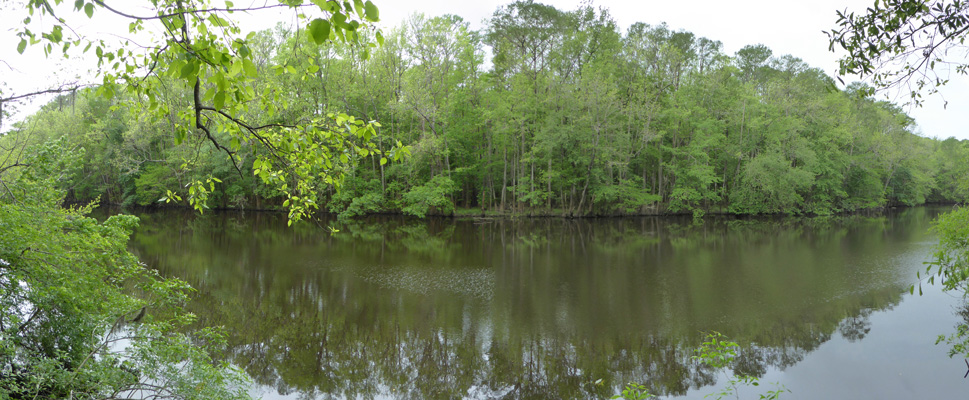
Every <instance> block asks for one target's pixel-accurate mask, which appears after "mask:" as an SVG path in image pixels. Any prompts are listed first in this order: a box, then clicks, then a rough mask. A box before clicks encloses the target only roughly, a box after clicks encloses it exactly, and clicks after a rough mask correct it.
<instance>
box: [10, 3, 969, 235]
mask: <svg viewBox="0 0 969 400" xmlns="http://www.w3.org/2000/svg"><path fill="white" fill-rule="evenodd" d="M312 36H313V35H312V34H311V32H308V31H302V30H301V31H291V30H287V29H283V28H281V27H280V28H277V29H274V30H269V31H262V32H257V33H255V34H254V35H252V36H250V42H249V46H250V47H249V49H250V51H251V52H252V53H253V60H254V62H253V64H252V65H251V66H250V65H246V68H255V69H256V71H252V72H254V73H253V75H254V76H257V78H256V79H254V80H253V82H252V83H251V90H252V93H255V94H257V95H258V96H257V97H261V98H262V99H263V100H265V99H271V100H272V101H274V102H276V103H277V104H278V105H279V108H278V109H279V110H282V111H280V112H279V113H275V114H266V115H245V117H246V118H247V119H248V120H250V121H256V122H257V123H258V124H275V123H283V121H294V120H297V121H298V120H310V119H312V118H315V117H319V116H320V115H324V114H326V113H328V112H342V113H346V114H349V115H352V116H355V117H357V118H360V119H362V120H365V121H378V122H379V125H380V126H379V128H378V133H379V135H378V136H376V137H375V138H374V139H373V141H374V143H375V144H376V147H377V148H378V149H379V150H381V151H384V152H385V155H386V157H381V156H371V157H362V156H361V155H358V154H353V153H351V152H344V153H342V154H340V157H341V159H342V161H344V163H346V162H347V161H356V167H355V168H352V169H350V170H346V171H342V172H343V173H344V174H345V179H344V180H343V181H342V182H338V181H337V182H334V184H333V185H329V186H327V188H326V189H325V190H326V193H322V194H321V195H322V198H324V199H326V204H325V208H326V209H327V210H329V211H331V212H335V213H340V214H341V216H355V215H362V214H368V213H380V212H403V213H406V214H411V215H415V216H424V215H427V214H445V215H447V214H452V213H454V212H455V211H459V210H461V209H472V210H474V211H470V212H477V210H480V211H481V212H499V213H519V214H534V215H571V216H578V215H622V214H657V213H693V215H694V216H697V217H698V216H702V215H703V214H705V213H707V212H729V213H738V214H760V213H792V214H821V215H823V214H831V213H837V212H844V211H854V210H859V209H866V208H877V207H885V206H892V205H916V204H922V203H926V202H960V201H964V200H965V199H966V198H967V196H969V163H967V162H966V160H969V143H966V142H965V141H959V140H956V139H952V138H950V139H947V140H938V139H932V138H927V137H925V136H923V135H929V136H931V135H932V132H917V131H916V127H915V124H914V121H913V119H912V118H910V117H909V116H907V115H906V114H905V112H904V111H903V110H902V109H901V108H899V107H898V106H896V105H894V104H892V103H889V102H885V101H879V100H876V99H874V98H872V97H868V96H867V95H866V94H867V93H869V91H868V90H866V88H865V87H864V86H862V85H861V84H851V85H848V87H847V88H846V89H845V90H839V89H837V87H836V85H835V82H834V80H833V79H832V78H831V77H829V76H828V75H826V74H825V73H824V72H823V71H822V70H820V69H817V68H812V67H810V66H809V65H807V64H806V63H804V62H803V61H802V60H800V59H798V58H796V57H794V56H791V55H783V56H775V55H774V54H773V53H772V51H771V50H770V49H769V48H767V47H765V46H763V45H750V46H746V47H744V48H742V49H741V50H739V51H737V52H736V53H735V54H732V55H731V54H726V53H725V52H724V50H723V46H722V44H721V43H720V42H719V41H716V40H714V39H708V38H703V37H697V36H696V35H694V34H692V33H690V32H685V31H677V30H675V29H673V28H671V27H668V26H666V25H659V26H651V25H646V24H641V23H640V24H634V25H632V26H631V27H630V28H629V29H628V30H626V31H625V32H622V31H621V29H620V28H619V27H618V26H617V25H616V22H615V21H614V20H613V19H612V17H611V16H610V14H609V12H608V10H605V9H598V8H595V7H592V6H583V7H580V8H578V9H576V10H573V11H562V10H558V9H556V8H554V7H551V6H546V5H542V4H539V3H534V2H530V1H519V2H515V3H512V4H509V5H507V6H504V7H501V8H499V9H498V10H496V11H495V12H494V14H493V16H492V18H490V19H489V20H488V21H487V25H486V27H485V28H484V29H483V30H481V31H476V30H474V29H472V28H471V27H470V25H469V23H468V22H467V21H464V20H462V19H461V18H460V17H458V16H453V15H446V16H440V17H428V16H423V15H419V14H418V15H414V16H412V17H410V18H409V19H408V20H407V21H405V22H404V23H403V24H402V25H401V26H398V27H396V28H393V29H388V30H385V31H384V32H383V34H382V36H381V37H380V38H378V39H377V40H378V41H382V43H383V44H382V46H379V47H376V48H372V49H370V48H361V47H359V46H353V45H347V44H339V43H334V44H333V45H331V46H311V45H307V44H308V43H310V42H312V41H313V40H315V38H313V37H312ZM287 69H298V70H309V71H313V74H312V75H311V76H312V79H307V78H305V77H303V78H301V79H294V78H293V76H294V75H290V74H285V73H280V72H281V71H284V70H287ZM226 72H227V73H229V74H232V73H240V71H226ZM249 72H250V71H246V73H249ZM161 79H165V78H161ZM191 89H192V88H191V87H187V86H186V85H184V84H181V83H177V82H175V81H173V82H172V85H170V86H169V87H168V88H167V92H166V93H165V94H164V95H161V94H156V97H155V98H153V99H151V100H150V101H156V102H160V103H161V107H163V108H165V107H167V108H169V109H172V110H176V109H179V108H185V107H190V104H191V101H192V92H191ZM145 101H149V100H148V99H146V98H141V97H136V96H133V95H122V96H117V97H114V98H111V99H106V98H104V97H101V96H98V95H96V94H95V91H94V90H92V89H82V90H79V91H77V92H75V93H71V94H67V95H61V96H59V97H57V98H55V99H54V100H53V101H51V102H50V103H48V104H47V105H45V106H44V107H43V108H42V109H41V110H40V111H39V112H38V113H36V114H35V115H33V116H31V117H29V118H28V119H27V120H25V121H23V122H21V123H18V124H17V125H16V126H15V128H14V129H13V130H11V131H10V132H9V133H8V134H7V135H5V136H3V137H2V138H0V141H3V142H6V143H5V144H4V146H3V148H23V146H22V144H25V143H38V144H39V143H45V142H48V141H51V140H60V141H61V142H62V144H63V145H64V146H66V147H67V148H75V149H83V151H84V155H83V157H82V162H81V163H80V164H79V165H76V166H75V167H74V169H73V170H71V171H69V173H68V174H67V178H66V179H64V180H62V181H61V182H60V184H61V185H63V188H65V189H67V190H68V193H69V199H70V200H77V201H89V200H92V199H96V198H100V200H101V202H106V203H117V204H125V205H135V204H137V205H152V204H159V199H164V198H166V193H167V192H168V191H169V190H172V191H174V190H175V189H178V190H180V191H185V192H187V191H188V190H190V189H191V188H189V187H187V186H188V184H189V183H190V182H193V181H196V180H205V179H206V178H207V177H210V176H211V177H215V178H217V179H218V181H219V182H220V183H217V182H210V183H212V185H213V186H212V188H213V189H214V190H213V192H212V193H211V195H210V197H209V198H208V205H209V207H213V208H275V207H282V206H283V202H284V200H285V197H284V196H282V194H281V193H280V192H279V191H278V189H277V188H275V187H273V186H269V185H265V184H264V183H263V181H262V180H260V179H259V177H258V175H259V173H260V171H259V170H260V168H259V166H258V165H253V161H254V160H257V159H258V158H257V157H258V156H259V154H258V153H259V152H265V151H266V150H265V149H264V148H261V147H258V146H254V145H253V144H251V143H234V144H233V145H234V146H239V148H241V150H240V151H239V153H238V155H239V156H240V157H239V158H238V159H237V161H233V160H231V159H230V158H229V157H227V156H226V154H225V152H223V151H222V149H219V148H216V147H215V146H214V145H213V143H214V141H210V140H206V139H205V138H204V137H197V136H192V137H189V138H187V139H186V138H185V135H184V133H180V131H179V130H178V129H176V128H175V127H176V126H177V125H178V124H177V121H175V119H176V118H179V115H178V114H177V113H174V112H172V113H170V117H169V118H167V119H166V118H158V117H157V114H152V115H151V116H149V115H147V114H142V113H139V112H138V111H134V110H141V109H143V108H142V107H133V106H132V104H133V103H137V102H145ZM251 113H252V112H250V114H251ZM220 134H223V133H221V132H218V131H217V130H214V131H213V135H216V136H217V137H218V135H220ZM226 137H228V136H226ZM228 140H229V139H226V141H228ZM10 142H17V143H18V145H12V144H11V143H10ZM398 142H399V143H402V144H403V145H405V147H403V148H397V147H395V144H396V143H398ZM391 149H394V150H395V151H397V152H400V153H406V156H405V157H399V156H400V155H401V154H398V157H392V156H391V155H390V154H388V152H389V151H390V150H391ZM396 158H401V161H395V159H396ZM248 171H254V172H255V173H256V174H255V175H254V174H253V173H250V172H248ZM177 194H181V195H182V196H186V195H188V193H177ZM169 198H170V197H169Z"/></svg>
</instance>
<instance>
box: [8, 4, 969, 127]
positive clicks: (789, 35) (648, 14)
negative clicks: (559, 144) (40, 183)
mask: <svg viewBox="0 0 969 400" xmlns="http://www.w3.org/2000/svg"><path fill="white" fill-rule="evenodd" d="M8 1H9V0H0V3H7V6H9V4H10V3H9V2H8ZM262 2H263V1H254V3H262ZM540 2H542V3H545V4H549V5H553V6H555V7H556V8H558V9H560V10H573V9H575V8H577V7H578V6H579V4H580V1H579V0H545V1H540ZM873 2H874V0H812V1H790V0H734V1H725V0H713V1H711V0H693V1H689V2H687V1H649V0H647V1H628V0H627V1H623V0H596V1H595V2H594V5H595V6H597V7H604V8H607V9H609V11H610V14H611V15H612V17H613V18H615V20H616V22H617V23H618V24H619V26H620V28H621V29H623V30H625V29H626V28H628V27H629V26H630V25H631V24H633V23H635V22H644V23H647V24H650V25H656V24H660V23H663V22H666V23H667V24H668V25H669V27H670V28H671V29H674V30H681V29H682V30H686V31H690V32H693V33H694V34H696V35H698V36H704V37H707V38H709V39H713V40H719V41H721V42H722V43H723V46H724V51H725V52H726V53H727V54H730V55H732V54H733V53H734V52H736V51H737V50H739V49H740V48H742V47H744V46H746V45H748V44H758V43H762V44H765V45H767V46H768V47H770V48H771V49H772V50H773V51H774V55H775V56H780V55H784V54H791V55H793V56H795V57H798V58H801V59H803V60H804V61H806V62H807V63H808V64H810V65H811V66H813V67H817V68H821V69H822V70H824V71H825V72H827V73H828V74H829V75H832V76H833V75H835V73H836V72H837V57H838V56H837V54H834V53H831V52H829V51H828V41H827V38H826V37H825V35H824V34H823V33H822V32H821V31H822V30H827V29H830V28H831V27H833V26H834V24H835V20H836V14H835V11H836V10H845V9H847V10H849V11H859V12H860V11H863V10H864V9H865V8H866V7H868V6H870V5H871V4H873ZM235 3H236V5H237V6H239V5H243V4H244V3H245V2H244V1H241V0H236V1H235ZM374 3H376V4H377V6H378V7H379V8H380V16H381V19H382V21H381V23H380V25H381V26H382V27H383V28H385V29H387V28H390V27H392V26H395V25H397V24H399V23H400V22H401V21H402V20H404V19H405V18H406V17H407V16H409V15H410V14H413V13H424V14H426V15H429V16H434V15H442V14H455V15H459V16H461V17H462V18H464V19H465V20H466V21H468V22H470V24H471V26H472V27H473V28H476V29H481V28H483V27H484V20H485V19H486V18H488V17H490V16H491V14H492V13H493V12H494V11H495V10H496V9H497V8H498V7H499V6H501V5H503V4H507V3H508V1H497V0H478V1H460V0H410V1H390V0H374ZM5 8H7V9H5ZM7 11H9V9H8V7H5V6H3V5H0V60H3V61H5V62H7V63H9V64H10V67H13V68H14V69H15V70H14V71H11V70H10V69H9V68H8V66H6V65H3V64H2V63H0V82H3V83H6V85H7V87H8V88H13V89H15V91H18V92H22V91H27V90H28V89H37V88H41V87H46V86H49V85H50V84H52V83H53V82H57V81H63V80H69V79H70V78H71V77H72V76H73V75H74V74H76V73H78V72H79V71H78V70H77V68H76V67H74V66H72V65H71V64H65V63H55V62H51V60H44V59H43V54H42V53H41V52H40V49H29V50H28V52H29V53H31V54H28V55H26V56H21V55H18V54H17V53H16V46H17V42H18V41H17V40H16V38H14V37H12V36H13V33H12V32H11V29H12V28H13V27H15V26H16V23H17V21H16V20H13V21H11V20H10V19H11V18H5V17H4V14H13V13H8V12H7ZM275 19H276V17H273V16H269V15H264V14H263V15H260V16H259V17H258V18H245V19H243V21H244V24H245V25H244V26H243V28H248V29H254V30H255V29H265V28H269V27H271V26H273V25H274V24H275V22H274V20H275ZM848 81H849V80H848V79H846V82H848ZM880 96H883V95H880ZM890 100H892V99H890ZM905 100H906V98H905V97H898V98H897V99H895V101H896V102H898V103H903V102H904V101H905ZM944 100H948V107H947V109H944V108H943V101H944ZM906 110H907V111H908V112H909V114H910V115H912V116H913V117H915V119H916V122H917V123H918V125H919V133H920V134H922V135H923V136H928V137H938V138H947V137H950V136H955V137H958V138H960V139H969V129H967V128H966V126H967V124H965V115H966V113H967V111H969V79H967V78H966V77H965V76H957V77H953V79H952V81H951V82H950V83H949V84H948V85H947V86H946V87H944V88H943V89H942V91H941V95H934V96H932V97H930V98H929V99H928V101H926V102H925V104H924V105H923V107H921V108H907V109H906ZM7 122H8V121H4V127H5V128H6V127H9V124H8V123H7Z"/></svg>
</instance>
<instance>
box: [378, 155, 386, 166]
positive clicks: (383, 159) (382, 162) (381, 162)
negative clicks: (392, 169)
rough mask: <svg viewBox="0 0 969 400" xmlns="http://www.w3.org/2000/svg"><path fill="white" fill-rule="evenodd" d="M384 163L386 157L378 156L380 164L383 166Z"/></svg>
mask: <svg viewBox="0 0 969 400" xmlns="http://www.w3.org/2000/svg"><path fill="white" fill-rule="evenodd" d="M384 164H387V157H380V165H381V166H383V165H384Z"/></svg>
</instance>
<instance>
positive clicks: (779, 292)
mask: <svg viewBox="0 0 969 400" xmlns="http://www.w3.org/2000/svg"><path fill="white" fill-rule="evenodd" d="M944 210H945V209H944V208H912V209H905V210H902V211H898V212H892V213H886V214H878V215H873V216H852V217H843V218H842V217H839V218H828V219H793V218H792V219H762V220H728V219H709V220H707V221H706V222H705V223H704V224H703V225H702V226H696V225H692V224H691V221H690V220H689V219H677V218H625V219H594V220H565V219H523V220H503V219H483V220H450V219H440V220H429V221H418V220H410V219H404V218H371V219H366V220H361V221H357V222H354V223H352V224H346V223H340V222H336V221H324V222H322V223H321V224H322V225H317V224H301V225H300V226H296V227H293V228H287V226H286V221H285V218H284V216H280V215H276V214H268V213H212V214H206V215H204V216H198V215H194V214H190V213H182V212H158V213H146V214H142V215H141V217H142V224H141V228H140V229H139V230H138V232H137V233H136V235H135V236H134V237H133V240H132V244H131V245H132V248H133V249H134V251H135V252H136V253H137V254H139V255H140V256H141V258H142V260H143V261H145V262H146V263H148V265H150V266H153V267H156V268H158V269H159V270H160V271H162V273H163V274H166V275H172V276H177V277H180V278H182V279H185V280H186V281H188V282H189V283H190V284H191V285H192V286H194V287H195V288H197V289H198V290H199V293H198V296H197V298H196V299H195V301H194V304H193V305H192V307H191V308H192V310H193V311H194V312H195V313H197V314H198V315H199V317H200V321H201V323H202V324H205V325H222V326H225V327H226V329H227V331H228V332H229V333H230V335H231V336H230V340H229V345H230V348H229V351H228V352H227V353H226V354H225V355H224V357H226V358H228V359H229V360H231V361H232V362H233V363H235V364H236V365H238V366H240V367H242V368H243V369H245V370H246V371H247V372H248V373H249V374H250V375H251V376H252V377H253V379H254V381H255V383H256V385H257V387H255V388H254V389H253V393H254V394H257V395H259V396H264V397H266V398H288V399H316V398H320V399H327V398H401V399H451V398H476V399H488V398H507V399H560V398H561V399H589V398H595V399H602V398H608V397H609V396H611V395H613V394H615V393H617V392H618V390H619V388H620V385H622V384H624V383H625V382H629V381H635V382H643V383H645V384H646V385H647V386H648V387H650V388H651V390H652V391H653V393H656V394H659V395H661V397H663V398H671V397H673V398H676V397H683V398H703V396H704V395H706V394H709V393H713V392H715V391H717V390H718V388H719V387H720V385H723V383H724V382H725V381H726V379H727V378H726V375H725V372H722V371H714V370H711V369H710V368H707V367H703V366H701V365H699V364H698V363H697V362H695V361H693V360H692V359H691V356H693V355H694V352H693V349H694V348H695V347H696V346H697V345H698V344H699V343H700V341H701V339H702V337H703V333H704V332H708V331H713V330H716V331H719V332H722V333H723V334H724V335H726V336H728V337H729V338H730V339H731V340H734V341H736V342H738V343H740V345H741V346H742V351H741V355H740V357H739V358H738V359H737V362H736V363H735V365H734V366H733V370H734V371H737V372H743V373H747V374H752V375H755V376H758V377H761V380H762V382H763V385H762V387H760V388H744V389H742V390H741V397H742V398H757V396H758V394H759V393H763V392H764V391H766V390H767V389H770V387H771V385H770V383H772V382H778V383H780V384H782V385H784V386H786V387H787V388H788V389H790V390H791V393H785V394H784V395H783V396H782V398H790V399H819V398H845V399H848V398H880V399H911V398H951V397H955V396H961V395H962V394H963V393H965V392H966V389H967V386H966V385H969V383H967V382H965V381H963V379H962V374H963V373H964V372H965V365H963V364H962V360H961V359H955V360H953V359H950V358H948V357H947V356H946V351H947V348H946V347H944V346H943V345H939V346H936V345H935V344H934V343H935V338H936V336H937V335H939V334H945V333H949V332H951V331H952V329H953V327H954V325H955V324H956V323H957V322H958V321H959V320H960V318H961V317H958V316H957V315H956V312H957V311H959V308H958V306H959V305H960V304H961V303H962V301H961V298H956V297H953V296H952V295H949V294H944V293H940V292H939V291H938V289H936V288H933V287H925V289H927V290H926V293H925V295H924V296H921V297H920V296H918V294H917V293H916V295H915V296H911V295H909V293H908V287H909V285H911V284H912V283H913V282H914V281H915V271H916V270H919V269H924V266H923V265H922V262H923V261H925V260H926V259H927V258H928V254H929V252H930V250H931V246H932V245H933V244H934V237H933V236H932V235H931V234H930V233H929V232H928V228H929V226H930V222H931V220H932V218H933V217H934V216H935V215H937V214H938V213H939V212H942V211H944ZM327 225H333V226H334V227H337V228H338V229H340V232H339V233H338V234H336V235H333V236H331V235H330V234H329V233H328V232H327V230H326V229H324V228H321V226H322V227H326V226H327ZM599 379H602V382H601V384H599V385H596V384H595V383H594V382H595V381H597V380H599Z"/></svg>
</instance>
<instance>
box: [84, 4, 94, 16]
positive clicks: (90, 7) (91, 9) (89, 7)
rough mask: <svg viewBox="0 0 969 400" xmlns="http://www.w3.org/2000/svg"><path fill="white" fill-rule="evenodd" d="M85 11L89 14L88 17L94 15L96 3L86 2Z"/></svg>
mask: <svg viewBox="0 0 969 400" xmlns="http://www.w3.org/2000/svg"><path fill="white" fill-rule="evenodd" d="M84 13H85V14H87V17H88V18H92V17H94V4H91V3H87V4H85V5H84Z"/></svg>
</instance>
